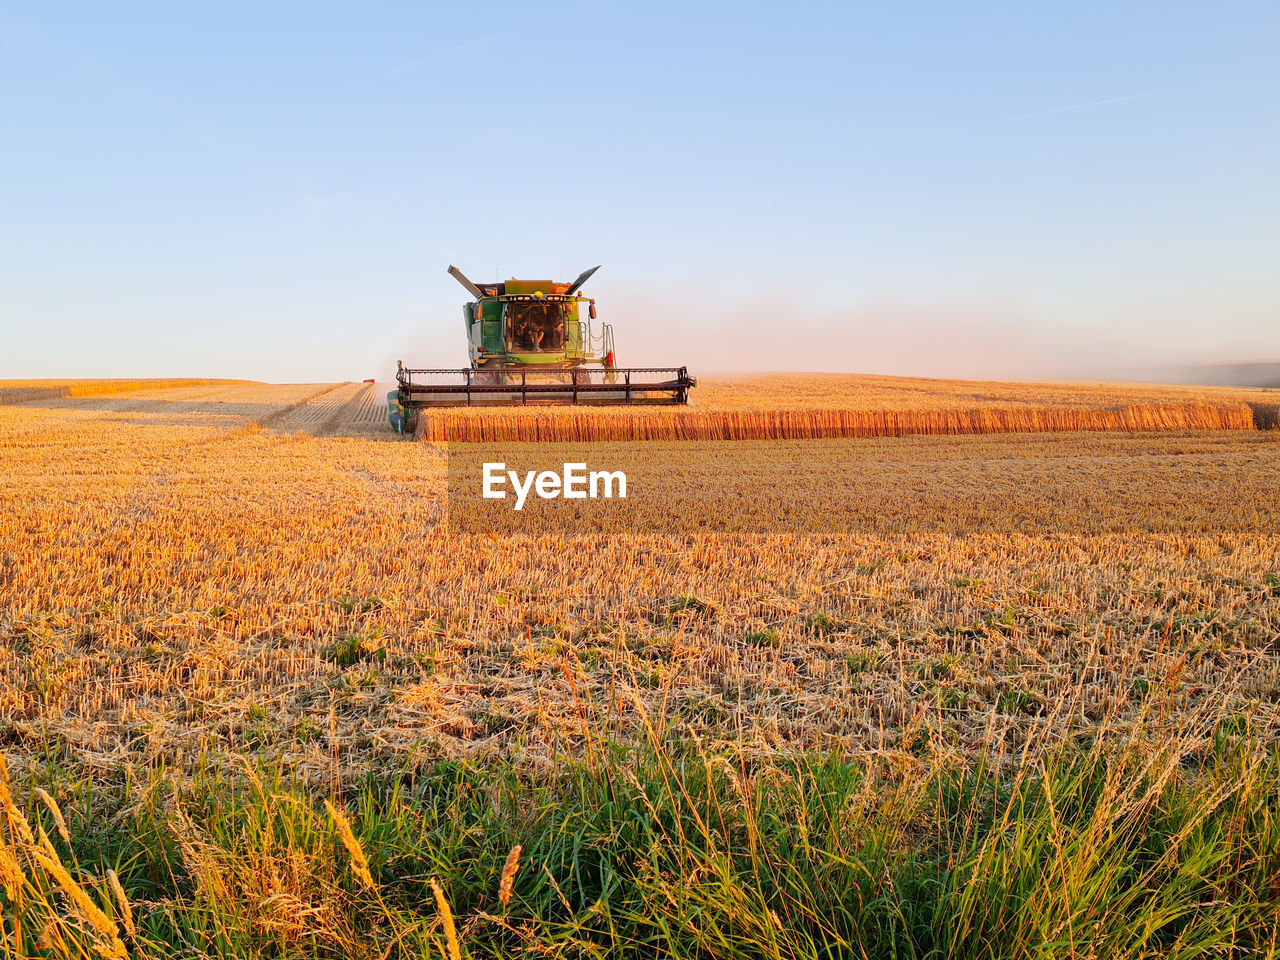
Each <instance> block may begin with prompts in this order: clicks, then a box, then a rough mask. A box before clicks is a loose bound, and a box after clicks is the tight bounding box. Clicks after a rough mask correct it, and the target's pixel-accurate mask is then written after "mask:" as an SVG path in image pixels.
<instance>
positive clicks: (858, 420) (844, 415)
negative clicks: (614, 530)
mask: <svg viewBox="0 0 1280 960" xmlns="http://www.w3.org/2000/svg"><path fill="white" fill-rule="evenodd" d="M1253 426H1254V416H1253V411H1252V410H1251V409H1250V408H1249V407H1248V406H1247V405H1244V404H1239V405H1235V406H1225V407H1224V406H1212V405H1209V404H1203V403H1187V404H1161V405H1140V404H1134V405H1128V406H1125V407H1121V408H1116V409H1086V408H1068V407H1040V408H1036V407H1027V408H1014V409H1004V408H988V409H976V410H904V411H856V410H848V411H828V410H781V411H768V412H761V411H751V412H747V411H692V410H657V411H655V410H644V411H618V410H600V411H589V412H588V411H583V410H580V409H570V410H563V411H559V410H555V411H545V410H492V409H491V410H470V411H433V412H431V413H430V414H427V415H424V416H423V417H422V418H421V420H420V421H419V431H418V432H419V436H420V437H421V438H422V439H424V440H428V441H432V442H447V441H451V440H452V441H456V442H464V443H482V442H495V441H517V442H542V443H555V442H576V441H604V442H610V441H613V442H627V441H633V440H808V439H824V438H846V437H884V436H913V435H921V434H944V435H945V434H950V435H968V434H990V433H1046V432H1077V431H1135V430H1186V429H1193V430H1247V429H1252V428H1253Z"/></svg>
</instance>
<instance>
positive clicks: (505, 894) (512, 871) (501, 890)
mask: <svg viewBox="0 0 1280 960" xmlns="http://www.w3.org/2000/svg"><path fill="white" fill-rule="evenodd" d="M521 849H523V848H522V847H521V845H520V844H518V843H517V844H516V845H515V846H514V847H512V848H511V852H510V853H508V854H507V862H506V863H504V864H503V865H502V878H501V879H500V880H499V881H498V900H499V901H500V902H501V903H502V905H503V906H506V905H507V904H508V903H510V902H511V891H512V889H513V888H514V887H515V882H516V871H518V870H519V869H520V851H521Z"/></svg>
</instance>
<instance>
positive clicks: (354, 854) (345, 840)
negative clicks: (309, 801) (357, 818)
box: [324, 800, 375, 890]
mask: <svg viewBox="0 0 1280 960" xmlns="http://www.w3.org/2000/svg"><path fill="white" fill-rule="evenodd" d="M324 806H325V809H326V810H328V811H329V816H330V818H332V820H333V824H334V826H335V827H337V829H338V838H339V839H340V840H341V841H342V845H343V846H344V847H346V848H347V854H348V855H349V856H350V857H351V870H352V872H353V873H354V874H355V875H356V876H357V877H358V878H359V879H360V882H361V883H363V884H364V885H365V886H366V887H368V888H369V889H370V890H373V889H375V885H374V882H373V874H372V873H370V872H369V861H368V859H367V858H366V857H365V855H364V848H363V847H361V846H360V841H359V840H358V839H357V838H356V835H355V832H354V831H352V829H351V824H350V823H348V822H347V818H346V817H345V816H343V815H342V812H341V811H340V810H338V808H337V807H335V806H334V805H333V804H332V803H330V802H329V801H328V800H326V801H325V802H324Z"/></svg>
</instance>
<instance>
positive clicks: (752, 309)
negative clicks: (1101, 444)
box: [0, 2, 1280, 380]
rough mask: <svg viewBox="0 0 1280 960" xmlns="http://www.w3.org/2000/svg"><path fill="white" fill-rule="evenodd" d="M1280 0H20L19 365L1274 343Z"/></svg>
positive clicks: (760, 356)
mask: <svg viewBox="0 0 1280 960" xmlns="http://www.w3.org/2000/svg"><path fill="white" fill-rule="evenodd" d="M1277 51H1280V5H1277V4H1275V3H1274V2H1267V3H1262V2H1259V3H1232V2H1225V3H1218V4H1207V3H1176V2H1175V3H1170V2H1162V3H1154V2H1151V3H1122V2H1121V3H1118V2H1107V3H1092V2H1086V3H1079V2H1075V3H1061V4H1039V3H969V4H949V3H937V4H926V3H905V4H889V3H884V4H850V5H844V4H831V5H826V4H815V3H791V4H751V3H734V4H728V3H725V4H718V3H704V4H697V3H694V4H686V3H643V4H633V3H627V4H608V5H606V4H598V3H592V4H581V5H578V4H497V3H490V4H479V3H467V4H451V5H440V6H435V5H431V4H422V3H402V4H395V3H367V4H348V5H342V4H327V3H306V4H303V3H265V4H263V3H252V4H250V3H238V2H224V3H219V4H216V5H215V4H207V5H193V4H175V3H164V4H158V3H157V4H145V3H129V4H122V5H104V4H87V3H86V4H83V5H81V4H59V3H49V4H7V5H5V7H4V9H3V12H0V144H2V149H0V223H2V227H0V377H24V376H32V377H37V376H123V375H154V376H166V375H207V376H242V377H253V378H260V379H272V380H332V379H359V378H363V377H368V376H377V377H378V378H379V379H383V378H386V377H389V376H391V375H393V373H394V366H395V360H396V359H397V358H401V357H402V358H403V359H405V360H406V361H408V362H410V363H411V364H413V365H435V364H440V365H458V364H461V363H463V362H465V354H464V350H463V344H462V326H461V319H460V317H461V307H460V305H461V303H462V301H463V300H464V299H465V294H464V292H463V291H462V289H461V288H460V287H458V286H457V285H456V284H455V283H454V281H453V280H452V279H451V278H449V277H448V276H447V275H446V274H445V268H446V267H447V266H448V265H449V264H450V263H455V264H457V265H458V266H460V267H461V268H462V269H463V270H465V271H467V272H469V273H471V274H473V275H474V276H475V278H476V279H492V278H493V277H494V275H495V270H497V271H500V272H501V275H502V276H503V277H506V276H509V275H512V274H519V275H523V276H528V277H547V278H552V279H570V278H572V277H573V276H575V275H576V274H577V273H578V272H579V271H581V270H582V269H583V268H585V267H587V266H590V265H593V264H596V263H602V264H604V267H603V268H602V269H601V271H600V273H599V274H598V275H597V278H596V279H595V280H593V281H592V283H591V285H590V286H589V288H588V292H590V293H592V294H593V295H595V296H596V297H597V298H598V299H599V301H600V307H601V318H602V319H612V320H613V321H614V322H615V332H616V337H617V342H618V352H619V360H620V362H623V363H659V362H687V363H689V364H691V365H693V366H695V367H696V368H697V369H698V370H699V371H705V370H714V369H727V368H735V367H736V368H755V369H829V370H854V371H858V370H865V371H872V372H897V373H921V374H936V375H947V374H952V375H978V376H985V375H1002V376H1016V375H1024V376H1035V375H1053V374H1067V373H1073V372H1081V373H1085V372H1092V371H1094V370H1100V371H1106V370H1111V369H1117V370H1118V369H1120V368H1125V369H1127V368H1128V367H1132V366H1134V365H1137V364H1141V363H1147V362H1151V363H1165V362H1183V361H1193V360H1204V361H1225V360H1245V359H1257V358H1266V359H1273V358H1280V270H1277V264H1278V263H1280V179H1278V173H1277V171H1280V55H1278V54H1277Z"/></svg>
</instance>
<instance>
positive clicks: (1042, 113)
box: [987, 93, 1146, 126]
mask: <svg viewBox="0 0 1280 960" xmlns="http://www.w3.org/2000/svg"><path fill="white" fill-rule="evenodd" d="M1145 96H1146V94H1145V93H1133V94H1130V95H1129V96H1127V97H1108V98H1107V99H1106V100H1090V101H1089V102H1088V103H1073V104H1072V105H1071V106H1069V107H1055V108H1054V109H1052V110H1038V111H1036V112H1035V113H1023V114H1019V115H1018V116H1016V117H1005V118H1004V119H1003V120H992V121H991V122H990V123H989V124H987V126H991V125H993V124H997V123H1014V122H1015V121H1017V120H1032V119H1034V118H1035V117H1049V116H1052V115H1053V114H1055V113H1070V112H1071V111H1073V110H1088V109H1089V108H1090V107H1101V106H1103V105H1104V104H1108V103H1124V101H1126V100H1137V99H1138V98H1139V97H1145Z"/></svg>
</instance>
